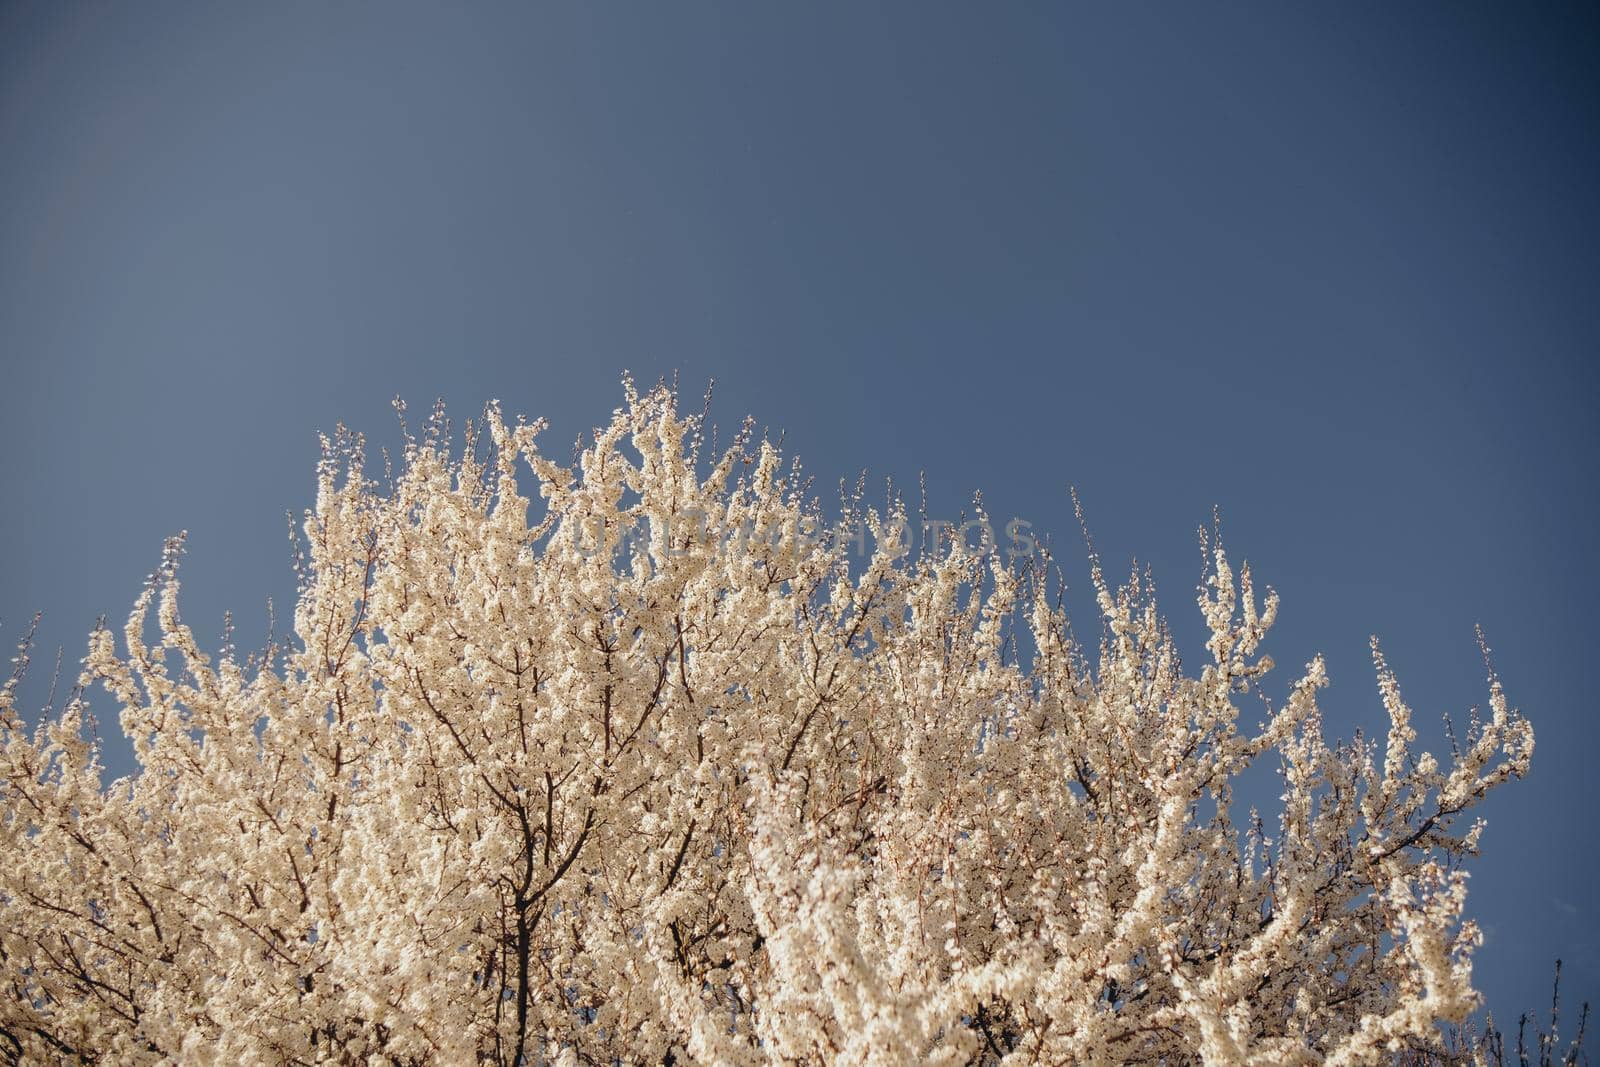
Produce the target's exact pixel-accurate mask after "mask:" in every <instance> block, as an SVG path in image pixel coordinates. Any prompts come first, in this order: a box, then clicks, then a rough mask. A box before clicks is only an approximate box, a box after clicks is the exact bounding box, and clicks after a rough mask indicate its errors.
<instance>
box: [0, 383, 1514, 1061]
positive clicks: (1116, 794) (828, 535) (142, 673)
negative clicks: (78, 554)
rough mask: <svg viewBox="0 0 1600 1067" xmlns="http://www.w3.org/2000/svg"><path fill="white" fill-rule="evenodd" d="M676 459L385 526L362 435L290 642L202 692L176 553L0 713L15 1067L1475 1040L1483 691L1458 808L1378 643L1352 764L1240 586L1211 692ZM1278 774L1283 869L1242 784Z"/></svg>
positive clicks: (486, 462) (1496, 736)
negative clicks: (1373, 682) (73, 661)
mask: <svg viewBox="0 0 1600 1067" xmlns="http://www.w3.org/2000/svg"><path fill="white" fill-rule="evenodd" d="M702 422H703V417H700V418H697V417H684V416H681V415H680V414H679V413H678V412H677V410H676V406H675V402H674V397H673V395H672V394H671V393H670V392H668V391H666V390H664V389H656V390H654V391H650V392H647V393H645V394H643V395H640V394H637V393H635V391H634V390H633V389H632V387H631V386H629V388H628V398H627V403H626V406H625V407H624V408H622V409H620V410H619V411H617V412H616V413H615V415H614V417H613V419H612V420H611V422H610V424H609V425H608V426H606V427H604V428H601V429H599V430H597V431H596V432H595V434H594V438H593V441H592V444H590V445H589V446H588V447H587V448H586V449H585V450H583V451H582V453H581V455H580V456H579V457H578V458H577V460H576V463H575V465H574V466H573V467H571V468H568V467H563V466H560V465H558V464H557V463H555V462H552V461H551V460H549V459H547V458H545V457H544V456H543V455H542V454H541V453H540V452H539V451H538V450H537V448H536V437H537V435H538V433H539V431H540V429H541V426H540V424H531V425H523V424H517V425H508V424H506V423H505V422H504V421H503V420H502V419H501V417H500V415H499V414H498V412H497V411H496V409H495V408H493V407H492V406H491V407H490V408H489V409H488V411H487V412H486V414H485V417H484V419H483V420H482V422H481V423H480V424H479V425H477V426H476V427H474V426H471V425H469V427H468V430H467V434H466V438H467V442H466V448H465V450H464V452H463V453H461V454H459V455H455V454H453V453H452V450H451V445H450V443H449V440H448V437H449V435H448V433H447V432H445V431H444V430H443V428H442V423H441V420H440V419H439V418H437V417H436V418H435V419H434V420H432V421H430V423H429V429H428V431H427V432H426V433H425V434H424V435H423V436H422V438H421V439H420V440H419V439H413V438H411V437H410V435H409V434H408V436H407V447H406V451H405V455H404V461H403V464H402V466H401V468H400V470H399V471H398V472H397V473H395V474H394V476H393V477H392V478H391V479H390V481H389V483H388V484H386V485H383V486H380V485H379V484H377V483H375V482H373V481H370V480H368V479H367V478H366V477H365V475H364V474H363V460H362V456H361V445H360V441H359V439H356V438H353V437H350V436H348V435H344V434H341V435H339V436H338V437H336V438H335V439H334V440H332V441H328V442H325V447H324V454H323V460H322V462H321V464H320V467H319V470H318V492H317V500H316V507H315V509H314V510H313V511H311V512H308V514H307V516H306V519H305V523H304V542H303V544H304V556H303V566H302V573H301V579H302V580H301V587H300V594H299V602H298V605H297V607H296V610H295V616H294V629H295V637H294V638H293V639H292V640H291V641H290V642H289V643H288V644H287V646H286V647H282V648H279V647H272V646H270V645H269V647H268V649H267V650H266V654H265V655H264V656H260V657H250V658H248V659H246V660H245V661H243V662H241V661H240V660H239V659H238V658H237V657H236V655H235V654H234V652H233V651H232V650H231V648H226V647H225V648H224V649H223V650H222V652H221V654H220V655H219V656H217V657H215V658H212V657H211V656H208V655H207V654H206V653H204V652H202V651H201V649H200V648H199V647H198V645H197V642H196V640H195V638H194V636H193V634H192V632H191V631H190V629H189V628H188V627H187V626H186V625H185V623H184V622H183V620H182V618H181V616H180V614H179V609H178V579H177V562H178V543H177V542H173V543H172V544H170V545H169V548H168V552H167V554H166V557H165V561H164V563H163V565H162V567H161V568H160V570H159V571H158V572H157V573H156V574H155V575H154V576H153V577H152V579H151V582H150V584H149V586H148V587H147V589H146V590H145V592H144V594H143V595H142V596H141V597H140V598H139V600H138V602H137V604H136V606H135V608H134V611H133V614H132V617H131V619H130V620H129V622H128V625H127V626H126V627H125V628H124V629H123V631H122V644H123V651H122V652H121V653H119V651H118V649H117V642H116V640H115V638H114V636H113V634H112V633H111V632H110V631H109V630H107V629H105V628H101V629H100V630H99V631H97V632H96V633H95V634H94V635H93V636H92V638H91V641H90V646H89V652H88V655H87V657H86V659H85V661H84V663H85V666H84V671H83V674H82V677H81V679H80V685H79V688H78V690H77V691H75V692H74V693H73V694H72V696H71V698H70V699H69V700H67V701H65V702H64V705H63V709H62V711H61V712H60V713H59V715H53V716H49V717H47V720H46V721H45V722H43V723H42V724H41V725H39V726H38V727H37V728H34V729H29V728H28V727H27V726H26V725H25V723H24V722H23V720H22V718H21V716H20V715H19V713H18V711H17V709H16V682H15V680H13V681H12V683H11V684H9V685H7V686H6V687H5V688H4V690H3V691H0V745H3V750H0V775H3V784H0V835H3V836H0V847H3V850H4V851H3V855H0V859H3V862H0V969H3V980H4V982H5V983H6V985H7V986H8V987H9V993H10V995H9V996H6V997H4V998H0V1050H4V1052H5V1054H6V1055H7V1056H8V1057H9V1058H10V1059H11V1060H13V1061H30V1062H33V1061H49V1060H56V1059H60V1060H67V1059H75V1058H83V1059H101V1058H103V1059H105V1060H108V1061H114V1062H154V1061H163V1060H181V1061H183V1062H186V1063H188V1062H193V1063H208V1062H215V1063H228V1064H233V1063H258V1062H271V1063H278V1062H294V1063H306V1062H311V1061H321V1062H371V1063H402V1064H409V1063H422V1062H439V1063H470V1062H489V1063H497V1064H516V1063H528V1064H539V1063H579V1062H581V1063H608V1064H609V1063H646V1062H648V1063H667V1064H683V1063H690V1062H694V1063H731V1064H740V1063H750V1064H754V1063H767V1062H783V1063H840V1064H863V1063H906V1062H914V1063H933V1064H961V1063H1001V1062H1003V1063H1008V1064H1010V1063H1034V1062H1045V1063H1058V1064H1066V1063H1074V1064H1076V1063H1168V1064H1171V1063H1185V1062H1205V1063H1217V1064H1269V1065H1274V1067H1277V1065H1285V1064H1312V1063H1318V1064H1330V1065H1344V1064H1360V1063H1374V1062H1380V1061H1386V1060H1390V1059H1393V1058H1394V1057H1395V1055H1396V1054H1397V1053H1402V1052H1406V1051H1408V1050H1409V1051H1412V1052H1415V1051H1417V1050H1426V1049H1429V1048H1432V1047H1434V1046H1435V1042H1436V1041H1437V1037H1436V1034H1437V1027H1438V1026H1439V1024H1440V1023H1441V1022H1448V1021H1455V1022H1459V1021H1461V1020H1462V1019H1463V1018H1464V1017H1465V1016H1466V1014H1467V1013H1468V1012H1469V1011H1470V1010H1471V1009H1472V1008H1473V1007H1474V1005H1475V1003H1476V999H1475V994H1474V992H1473V989H1472V983H1471V970H1470V956H1471V950H1472V948H1473V946H1474V945H1475V943H1476V942H1477V940H1478V933H1477V930H1476V928H1475V927H1474V926H1473V924H1472V923H1471V922H1470V921H1467V920H1464V919H1463V917H1462V906H1463V902H1464V881H1463V878H1464V876H1463V874H1462V873H1461V871H1460V870H1459V866H1460V861H1461V859H1462V858H1463V857H1465V856H1467V855H1470V854H1472V853H1473V852H1474V851H1475V843H1476V840H1477V837H1478V831H1479V824H1472V825H1470V826H1465V827H1463V826H1462V825H1461V823H1462V821H1463V816H1465V815H1466V813H1467V812H1468V811H1469V809H1471V808H1472V807H1473V806H1474V805H1475V804H1476V803H1477V802H1478V801H1479V800H1481V799H1482V798H1483V796H1484V794H1485V793H1486V792H1487V791H1488V790H1490V789H1491V788H1493V787H1494V786H1496V785H1498V784H1499V783H1501V782H1503V781H1505V780H1506V779H1507V778H1510V777H1516V776H1520V775H1521V774H1523V773H1524V772H1525V770H1526V769H1527V766H1528V760H1529V756H1530V753H1531V751H1532V747H1533V734H1532V731H1531V730H1530V728H1529V727H1528V724H1527V723H1526V722H1525V721H1524V720H1523V719H1522V718H1521V717H1520V716H1519V715H1518V714H1517V713H1516V712H1515V711H1513V710H1511V709H1510V708H1509V707H1508V705H1507V702H1506V699H1505V697H1504V696H1503V694H1502V692H1501V689H1500V685H1499V683H1498V682H1497V681H1495V680H1494V679H1493V678H1492V677H1491V679H1490V683H1489V703H1488V707H1489V709H1490V713H1489V714H1488V715H1487V717H1486V718H1484V719H1483V720H1482V721H1478V720H1477V718H1476V716H1475V718H1474V722H1473V725H1472V727H1471V729H1470V731H1469V732H1467V733H1466V734H1465V736H1464V737H1461V738H1459V739H1458V740H1457V742H1456V743H1453V744H1452V749H1453V752H1452V757H1453V758H1452V760H1451V761H1450V763H1449V765H1448V766H1446V765H1444V764H1441V763H1440V762H1439V761H1437V760H1435V758H1434V757H1433V756H1431V755H1428V754H1425V753H1423V754H1418V753H1414V752H1413V751H1412V742H1413V741H1414V739H1415V734H1414V731H1413V727H1412V724H1411V712H1410V710H1409V709H1408V708H1407V706H1406V704H1405V703H1404V701H1403V700H1402V698H1401V694H1400V689H1399V687H1398V685H1397V684H1396V681H1395V677H1394V675H1393V674H1392V673H1391V671H1390V669H1389V668H1388V666H1387V665H1386V664H1385V663H1384V660H1383V658H1382V656H1381V654H1379V653H1378V652H1377V649H1376V646H1374V657H1375V659H1376V663H1377V674H1378V689H1379V693H1380V695H1381V699H1382V703H1383V705H1384V707H1385V709H1386V710H1387V713H1388V720H1389V727H1388V734H1387V738H1386V740H1384V741H1383V742H1382V743H1377V742H1374V741H1369V740H1363V739H1361V738H1360V737H1358V738H1357V739H1356V740H1355V741H1353V742H1351V743H1347V744H1339V745H1332V744H1330V743H1329V742H1328V741H1327V740H1326V739H1325V738H1324V736H1323V730H1322V723H1321V717H1320V714H1319V712H1318V709H1317V703H1316V697H1317V690H1318V689H1319V688H1321V687H1322V686H1323V685H1324V684H1325V674H1324V668H1323V664H1322V661H1321V660H1320V659H1319V660H1316V661H1314V662H1312V663H1311V664H1310V665H1309V666H1308V667H1307V669H1306V671H1305V674H1304V676H1303V677H1302V678H1301V679H1300V680H1299V681H1298V682H1296V683H1295V684H1294V685H1293V686H1292V687H1291V688H1290V690H1289V692H1288V696H1287V699H1286V700H1284V701H1283V702H1282V703H1281V704H1274V703H1272V702H1270V701H1268V700H1267V697H1266V696H1265V694H1264V693H1263V692H1262V677H1263V675H1264V674H1265V673H1266V672H1267V671H1268V669H1269V668H1270V666H1271V661H1270V659H1268V658H1267V657H1266V656H1264V655H1262V654H1261V653H1260V651H1259V649H1260V647H1261V644H1262V639H1263V637H1264V635H1265V634H1266V633H1267V630H1268V628H1269V627H1270V626H1271V625H1272V621H1273V618H1274V616H1275V615H1276V612H1277V600H1276V597H1275V596H1273V595H1272V594H1271V593H1270V591H1269V592H1268V593H1267V594H1266V596H1265V598H1264V600H1263V599H1262V598H1260V597H1258V595H1257V592H1256V590H1255V588H1254V586H1253V583H1252V580H1251V576H1250V572H1249V570H1248V568H1244V569H1242V570H1239V571H1235V570H1234V568H1233V567H1232V565H1231V564H1230V563H1229V561H1228V559H1227V558H1226V556H1225V555H1224V553H1223V551H1222V548H1221V547H1220V546H1213V547H1212V549H1211V551H1210V553H1209V556H1208V559H1209V575H1208V578H1207V582H1206V584H1205V586H1204V587H1203V590H1202V594H1201V597H1200V608H1201V611H1202V612H1203V613H1204V616H1205V620H1206V623H1207V624H1208V626H1209V630H1210V640H1209V642H1208V644H1207V650H1208V652H1209V654H1210V662H1209V663H1208V664H1206V665H1205V667H1204V668H1203V669H1202V670H1201V671H1200V672H1199V673H1198V675H1186V674H1184V673H1183V672H1182V670H1181V668H1180V663H1179V659H1178V656H1177V654H1176V652H1175V650H1174V648H1173V644H1172V641H1171V638H1170V636H1169V634H1168V632H1167V630H1166V628H1165V627H1164V625H1163V623H1162V620H1161V617H1160V616H1159V615H1158V614H1157V612H1156V608H1155V605H1154V603H1153V602H1152V600H1151V598H1150V596H1149V595H1148V593H1147V592H1146V591H1144V590H1142V589H1141V587H1140V584H1139V583H1138V582H1137V581H1136V580H1135V581H1133V582H1131V583H1130V584H1129V586H1128V587H1127V588H1124V589H1122V590H1117V591H1114V590H1113V589H1111V588H1110V587H1109V586H1108V585H1107V583H1106V581H1105V580H1104V578H1103V577H1102V575H1101V572H1100V569H1099V566H1098V564H1096V565H1095V566H1094V568H1093V580H1094V588H1095V590H1096V592H1097V594H1098V600H1099V605H1100V608H1101V610H1102V612H1103V615H1104V619H1103V627H1102V631H1101V635H1100V639H1099V642H1098V647H1097V648H1092V649H1086V648H1084V647H1081V646H1080V645H1078V644H1077V643H1076V642H1075V641H1074V640H1073V639H1072V636H1071V633H1070V631H1069V630H1068V628H1067V623H1066V620H1065V617H1064V615H1063V614H1062V611H1061V609H1060V607H1059V601H1058V598H1057V597H1056V596H1055V594H1054V593H1053V592H1052V586H1051V583H1050V582H1049V581H1047V580H1046V578H1045V577H1044V575H1043V569H1042V568H1039V567H1032V566H1029V565H1027V564H1026V563H1021V562H1015V561H1013V562H1012V563H1007V562H1006V561H1005V560H1003V559H1002V558H1001V556H1000V554H999V553H998V552H997V551H994V550H993V549H992V548H991V549H987V550H974V549H972V548H971V547H970V546H968V545H967V544H966V543H965V542H963V541H961V540H960V539H951V540H949V541H947V542H946V543H944V544H941V545H937V546H934V547H933V548H931V549H930V548H928V547H927V546H924V547H923V549H922V551H920V552H919V553H916V554H913V553H910V552H908V551H906V544H905V541H904V539H903V538H902V537H900V536H897V531H900V530H902V529H903V528H904V520H905V515H904V512H903V510H902V509H901V508H900V507H899V506H898V505H894V504H891V505H890V506H889V507H888V509H887V510H886V511H885V512H883V513H880V512H878V511H877V510H874V509H872V508H868V507H865V506H864V505H863V504H862V502H861V498H860V494H859V492H857V493H855V494H845V498H844V503H843V505H842V508H841V511H840V513H839V514H838V515H837V516H836V517H833V518H831V519H827V520H825V519H824V516H823V513H822V512H821V510H820V509H819V508H818V507H817V505H816V504H815V503H813V502H811V501H810V500H809V499H808V498H807V496H806V491H805V486H804V484H803V483H801V482H800V481H799V480H798V471H797V468H793V467H785V466H784V465H783V464H782V463H781V461H780V457H779V453H778V451H777V450H776V449H775V448H774V447H773V446H772V445H771V444H770V443H767V442H765V441H761V440H758V439H756V437H755V436H754V435H753V434H752V433H751V432H750V429H749V426H748V424H747V426H746V429H745V431H744V432H742V433H741V434H740V435H739V438H738V440H736V441H735V443H734V445H733V447H731V448H730V449H728V450H727V451H726V452H724V453H721V454H719V455H712V454H709V453H710V452H711V450H710V449H709V448H707V447H705V445H704V441H703V436H702V433H701V430H702ZM528 471H531V475H532V484H534V485H536V487H537V493H538V496H539V497H540V498H542V502H539V503H536V502H534V501H533V500H532V499H531V498H530V494H529V493H528V490H529V488H530V480H529V476H528ZM869 536H870V538H871V549H870V551H869V552H867V553H866V554H865V555H864V556H861V557H860V558H859V559H858V564H857V565H856V566H854V567H852V565H851V557H852V554H853V550H855V551H856V552H859V549H860V546H862V545H866V544H868V537H869ZM152 611H153V612H154V614H155V618H156V622H157V625H156V626H155V627H153V628H152V627H150V626H149V625H148V616H149V615H150V613H151V612H152ZM157 634H158V636H154V635H157ZM1019 646H1020V651H1022V652H1023V653H1024V654H1021V655H1019V654H1018V652H1019ZM92 683H101V684H103V685H104V686H105V687H106V688H107V689H108V690H109V691H110V692H111V694H113V695H114V697H115V699H116V701H117V703H118V704H119V705H120V709H121V710H120V714H121V723H122V728H123V730H124V731H125V732H126V734H127V735H128V737H129V738H130V739H131V741H132V744H133V748H134V751H135V753H136V755H137V758H138V764H139V770H138V772H137V773H136V774H134V775H132V776H130V777H127V778H123V779H120V780H118V781H115V782H112V783H110V784H105V783H104V782H103V781H102V764H101V757H100V752H99V748H98V744H97V743H96V742H95V740H94V737H93V730H92V728H91V727H92V724H91V722H90V720H89V715H88V707H87V704H86V702H85V700H84V698H83V690H84V687H86V686H88V685H90V684H92ZM1246 697H1248V698H1249V699H1250V700H1251V702H1252V703H1254V702H1255V699H1256V698H1257V697H1259V698H1260V700H1261V701H1263V702H1265V707H1266V710H1265V712H1264V721H1262V722H1261V723H1259V724H1257V725H1255V726H1251V725H1249V724H1247V723H1242V722H1241V712H1240V708H1239V705H1240V703H1242V702H1243V701H1244V699H1245V698H1246ZM1263 759H1266V760H1272V761H1275V762H1276V763H1277V764H1278V765H1279V766H1280V767H1281V774H1282V778H1283V783H1284V784H1283V788H1284V794H1283V807H1282V811H1281V813H1279V814H1278V816H1277V818H1276V821H1275V822H1274V823H1270V824H1269V823H1267V822H1265V821H1264V820H1262V819H1261V818H1258V817H1256V816H1255V814H1254V813H1250V814H1248V815H1244V816H1242V817H1241V815H1240V813H1238V812H1237V811H1236V810H1235V807H1234V803H1233V797H1232V793H1231V786H1230V783H1231V782H1233V781H1235V780H1236V779H1237V776H1238V775H1239V774H1240V773H1241V771H1243V770H1244V769H1245V768H1247V767H1249V766H1250V765H1251V764H1252V763H1253V762H1256V761H1259V760H1263Z"/></svg>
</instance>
